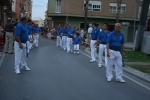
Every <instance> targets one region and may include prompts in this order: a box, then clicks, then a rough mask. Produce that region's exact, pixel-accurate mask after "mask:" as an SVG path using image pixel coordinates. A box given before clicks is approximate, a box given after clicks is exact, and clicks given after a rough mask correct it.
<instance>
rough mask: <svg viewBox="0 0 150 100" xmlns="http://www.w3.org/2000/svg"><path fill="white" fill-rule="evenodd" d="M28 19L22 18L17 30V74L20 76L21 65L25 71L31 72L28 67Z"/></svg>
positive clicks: (15, 46)
mask: <svg viewBox="0 0 150 100" xmlns="http://www.w3.org/2000/svg"><path fill="white" fill-rule="evenodd" d="M26 22H27V18H26V17H22V18H21V19H20V22H19V24H18V25H17V26H16V30H15V44H14V49H15V73H16V74H20V67H19V65H20V63H21V65H22V67H24V68H25V70H30V69H29V68H28V66H27V44H26V43H27V41H28V30H27V27H26Z"/></svg>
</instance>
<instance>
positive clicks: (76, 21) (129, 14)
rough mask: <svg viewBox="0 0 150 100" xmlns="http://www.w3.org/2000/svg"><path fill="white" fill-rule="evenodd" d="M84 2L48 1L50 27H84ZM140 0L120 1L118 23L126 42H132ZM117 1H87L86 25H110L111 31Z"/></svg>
mask: <svg viewBox="0 0 150 100" xmlns="http://www.w3.org/2000/svg"><path fill="white" fill-rule="evenodd" d="M85 3H86V2H85V0H48V17H49V22H51V23H50V24H51V25H50V26H52V27H56V26H57V25H58V24H61V25H64V23H66V22H68V23H70V24H72V26H73V27H79V28H83V27H84V16H85ZM141 7H142V0H122V3H121V8H120V23H122V25H123V27H122V32H123V33H124V34H125V37H126V41H129V42H132V41H133V38H134V31H135V30H136V28H137V25H138V22H139V17H140V16H139V15H140V10H141ZM117 8H118V7H117V0H89V5H88V20H87V22H88V23H93V22H97V23H98V24H99V25H100V27H102V25H103V23H105V22H107V23H109V24H110V26H111V29H110V30H113V28H114V24H115V22H116V14H117Z"/></svg>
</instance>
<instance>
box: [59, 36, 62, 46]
mask: <svg viewBox="0 0 150 100" xmlns="http://www.w3.org/2000/svg"><path fill="white" fill-rule="evenodd" d="M59 39H60V40H59V42H60V46H61V47H62V36H60V38H59Z"/></svg>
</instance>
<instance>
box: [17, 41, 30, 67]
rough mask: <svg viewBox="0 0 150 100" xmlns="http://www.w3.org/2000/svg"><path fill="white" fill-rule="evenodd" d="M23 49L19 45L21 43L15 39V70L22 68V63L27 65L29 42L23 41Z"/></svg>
mask: <svg viewBox="0 0 150 100" xmlns="http://www.w3.org/2000/svg"><path fill="white" fill-rule="evenodd" d="M22 45H23V49H21V48H20V47H19V43H18V42H16V41H15V44H14V51H15V52H14V54H15V70H20V68H19V66H20V64H21V65H22V66H24V67H27V44H26V43H22Z"/></svg>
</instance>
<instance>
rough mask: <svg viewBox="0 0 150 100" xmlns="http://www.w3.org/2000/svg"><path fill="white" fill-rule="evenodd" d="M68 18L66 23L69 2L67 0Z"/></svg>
mask: <svg viewBox="0 0 150 100" xmlns="http://www.w3.org/2000/svg"><path fill="white" fill-rule="evenodd" d="M66 3H67V16H66V23H68V0H67V2H66Z"/></svg>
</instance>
